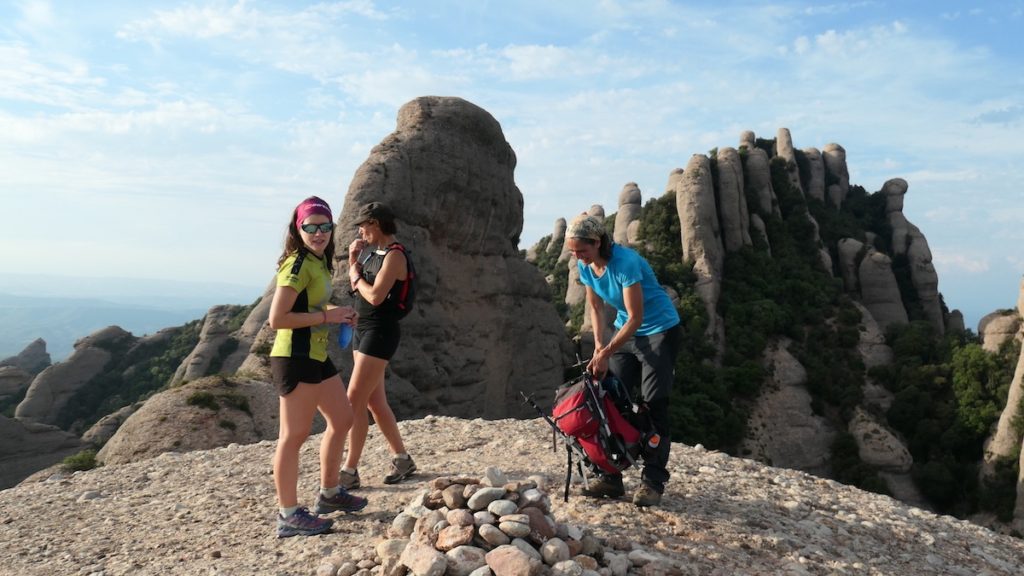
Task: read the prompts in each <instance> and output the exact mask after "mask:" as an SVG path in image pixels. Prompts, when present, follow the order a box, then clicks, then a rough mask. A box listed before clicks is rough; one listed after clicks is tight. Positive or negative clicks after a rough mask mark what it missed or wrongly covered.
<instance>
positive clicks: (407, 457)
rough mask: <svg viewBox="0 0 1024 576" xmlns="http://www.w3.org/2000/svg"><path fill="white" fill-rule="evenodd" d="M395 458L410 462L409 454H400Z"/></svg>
mask: <svg viewBox="0 0 1024 576" xmlns="http://www.w3.org/2000/svg"><path fill="white" fill-rule="evenodd" d="M395 458H401V459H402V460H408V459H409V453H408V452H399V453H398V454H395Z"/></svg>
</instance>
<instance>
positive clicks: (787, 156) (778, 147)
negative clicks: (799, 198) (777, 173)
mask: <svg viewBox="0 0 1024 576" xmlns="http://www.w3.org/2000/svg"><path fill="white" fill-rule="evenodd" d="M775 155H776V156H778V157H779V158H782V159H783V160H785V161H786V174H787V175H788V176H789V185H790V186H792V187H793V189H794V190H797V191H798V192H800V194H803V193H804V189H803V186H802V185H801V184H800V167H799V166H798V165H797V162H796V150H794V149H793V137H792V136H791V135H790V134H789V128H779V129H778V131H777V132H776V134H775Z"/></svg>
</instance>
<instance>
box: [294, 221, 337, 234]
mask: <svg viewBox="0 0 1024 576" xmlns="http://www.w3.org/2000/svg"><path fill="white" fill-rule="evenodd" d="M301 228H302V231H303V232H305V233H306V234H316V233H317V232H323V233H324V234H328V233H330V231H331V230H334V222H324V223H323V224H303V225H302V226H301Z"/></svg>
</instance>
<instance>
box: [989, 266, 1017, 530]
mask: <svg viewBox="0 0 1024 576" xmlns="http://www.w3.org/2000/svg"><path fill="white" fill-rule="evenodd" d="M990 316H992V315H991V314H990V315H989V316H986V317H985V318H986V319H987V318H989V317H990ZM1010 316H1011V317H1014V316H1015V317H1016V319H1017V322H1016V325H1017V326H1018V332H1017V333H1016V334H1014V335H1011V336H1009V337H1013V338H1024V327H1022V322H1021V321H1020V319H1021V318H1024V281H1021V286H1020V295H1019V296H1018V298H1017V310H1016V313H1015V314H1013V315H1010ZM982 323H985V319H983V320H982ZM989 324H991V321H990V322H989ZM979 331H981V330H980V328H979ZM996 348H997V349H998V346H997V347H996ZM1021 402H1024V348H1022V349H1021V353H1020V357H1019V358H1018V360H1017V367H1016V369H1015V370H1014V373H1013V381H1011V382H1010V390H1009V393H1008V394H1007V398H1006V405H1005V407H1004V408H1003V411H1002V413H1001V414H1000V415H999V423H998V424H997V425H996V429H995V432H994V433H993V434H992V436H991V437H990V438H989V439H988V441H987V442H986V443H985V456H984V462H983V464H982V470H981V478H982V479H983V480H984V479H990V478H992V477H994V476H995V473H996V466H997V463H998V462H999V461H1001V460H1002V461H1006V460H1009V459H1011V458H1014V457H1016V456H1017V453H1018V452H1022V453H1024V450H1021V435H1020V433H1019V432H1018V428H1017V424H1016V422H1018V421H1019V420H1020V419H1021V418H1022V417H1024V414H1022V413H1021ZM1019 470H1021V472H1020V475H1019V477H1018V482H1017V505H1016V509H1015V511H1014V521H1015V522H1016V524H1017V525H1018V526H1019V527H1021V528H1024V468H1021V469H1019Z"/></svg>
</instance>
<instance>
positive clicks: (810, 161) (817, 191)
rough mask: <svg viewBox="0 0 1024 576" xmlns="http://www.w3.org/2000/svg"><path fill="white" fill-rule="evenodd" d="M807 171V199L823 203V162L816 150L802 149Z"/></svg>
mask: <svg viewBox="0 0 1024 576" xmlns="http://www.w3.org/2000/svg"><path fill="white" fill-rule="evenodd" d="M804 158H806V159H807V168H808V171H809V175H808V179H807V197H808V198H814V199H815V200H818V201H820V202H825V161H824V160H823V159H822V157H821V152H820V151H818V149H817V148H813V147H811V148H804Z"/></svg>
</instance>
